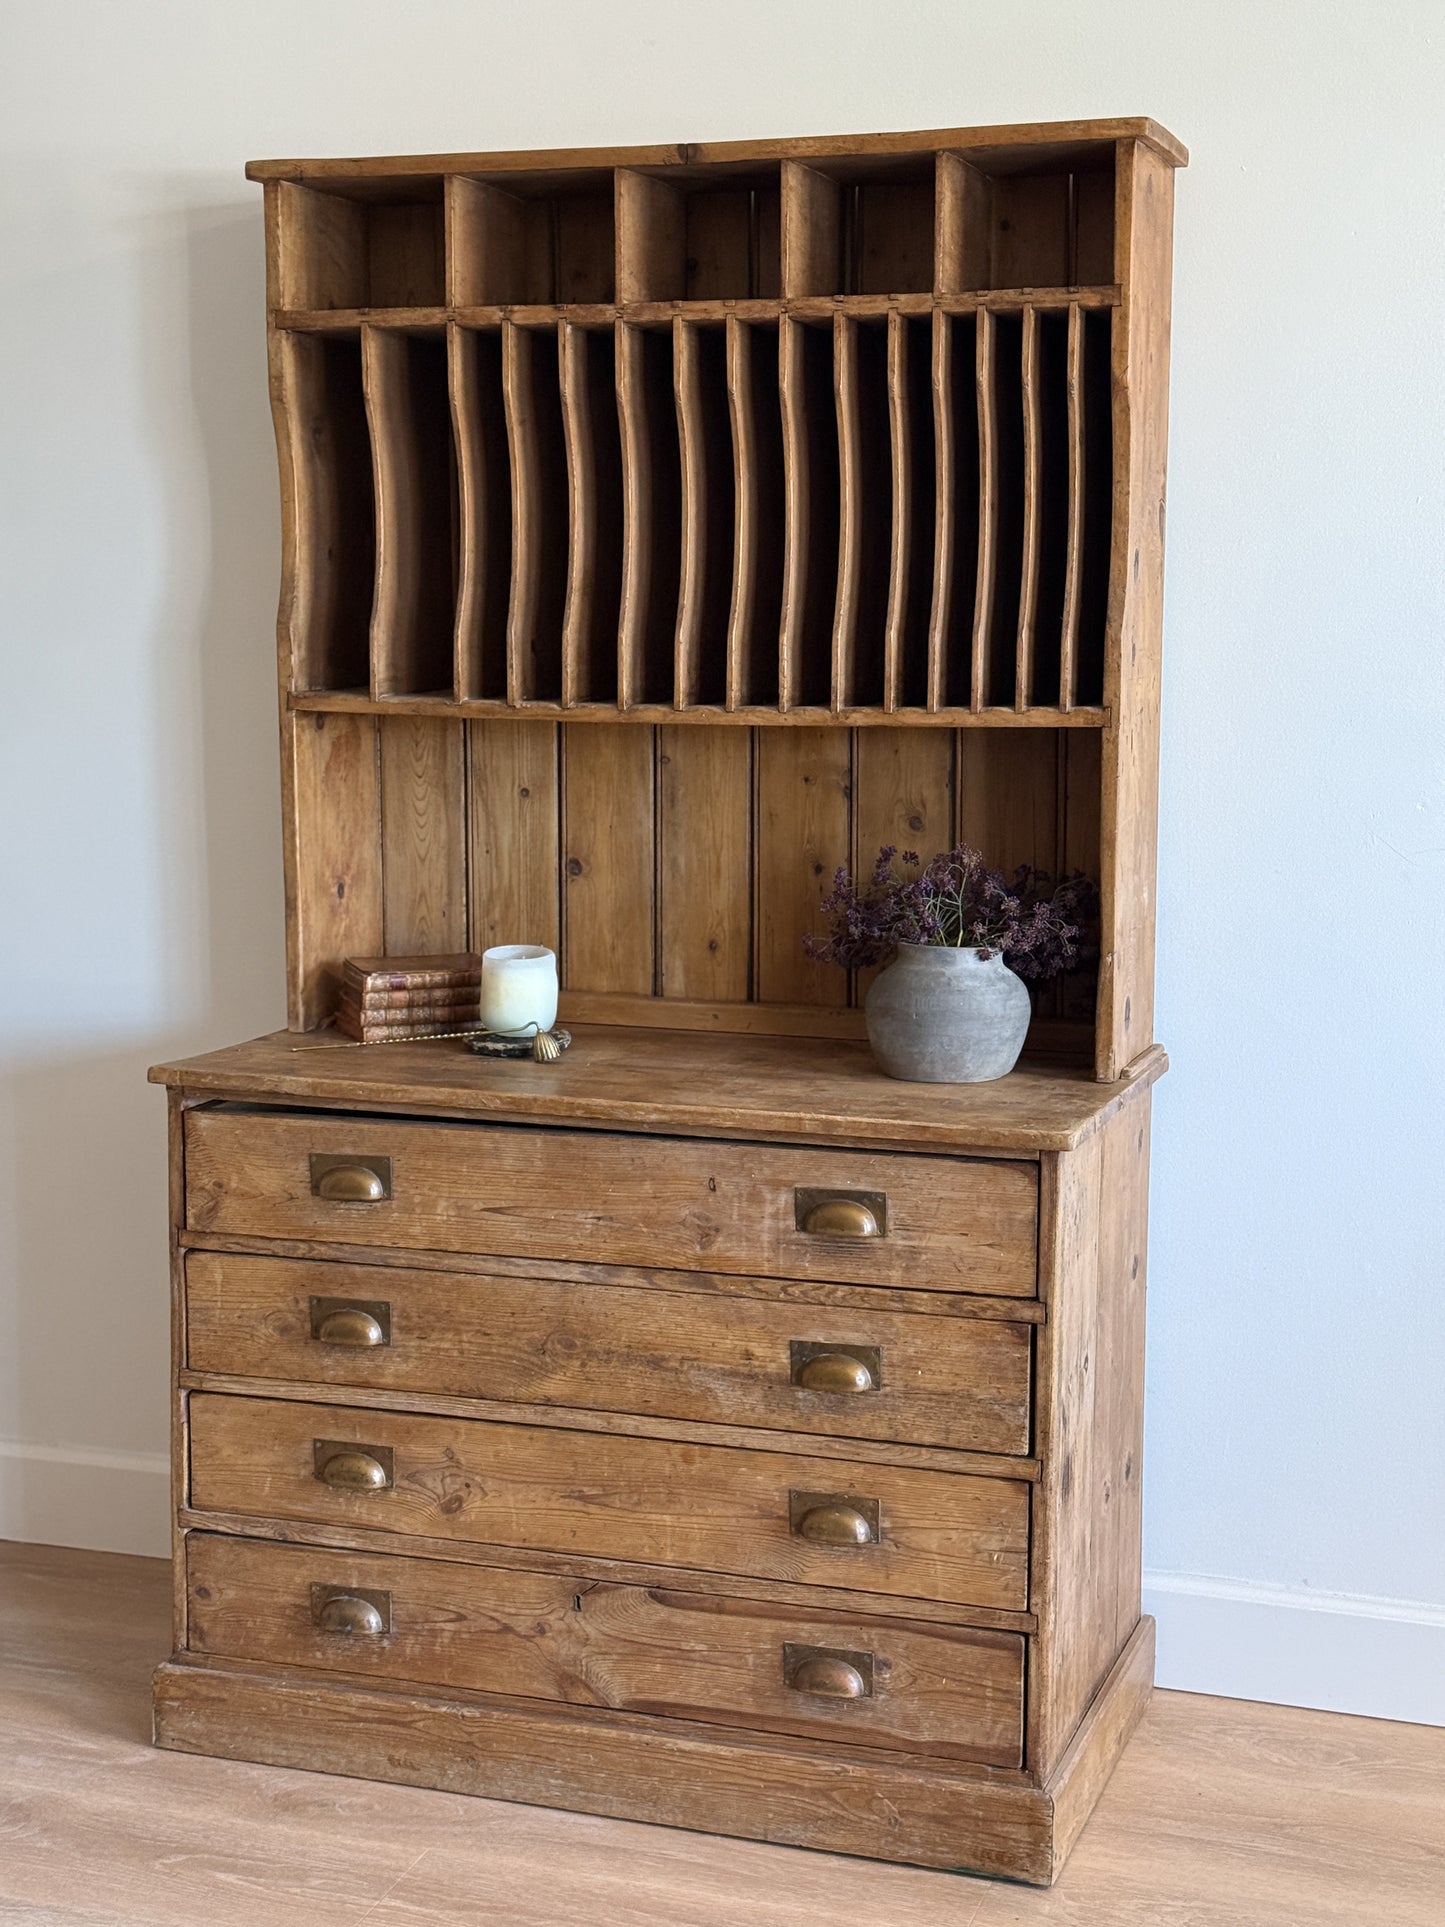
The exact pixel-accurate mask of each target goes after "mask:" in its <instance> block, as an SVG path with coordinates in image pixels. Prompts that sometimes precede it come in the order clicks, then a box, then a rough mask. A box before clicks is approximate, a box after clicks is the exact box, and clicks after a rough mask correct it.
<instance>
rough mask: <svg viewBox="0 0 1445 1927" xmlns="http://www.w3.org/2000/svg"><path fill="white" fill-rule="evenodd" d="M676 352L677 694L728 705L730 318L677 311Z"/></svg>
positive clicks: (732, 500)
mask: <svg viewBox="0 0 1445 1927" xmlns="http://www.w3.org/2000/svg"><path fill="white" fill-rule="evenodd" d="M672 359H673V380H674V387H675V391H676V398H677V423H678V436H679V446H680V453H681V484H682V565H681V579H680V584H679V594H678V608H677V642H676V660H675V665H674V698H673V699H674V701H675V703H676V705H677V707H678V708H679V709H684V708H687V709H691V708H697V707H699V706H702V707H707V708H722V707H723V705H724V704H725V703H726V701H727V693H728V638H729V629H730V618H731V611H732V590H733V563H734V555H735V551H736V532H737V485H736V480H735V475H734V465H733V440H732V424H731V413H730V404H729V399H728V338H727V327H726V324H725V323H724V322H693V321H686V320H684V319H682V318H681V317H679V318H678V319H677V320H675V321H674V323H673V351H672Z"/></svg>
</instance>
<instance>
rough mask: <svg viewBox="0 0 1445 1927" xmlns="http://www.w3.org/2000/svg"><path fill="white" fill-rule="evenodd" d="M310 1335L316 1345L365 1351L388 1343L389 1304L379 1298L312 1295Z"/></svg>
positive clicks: (389, 1329) (389, 1336)
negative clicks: (315, 1296) (317, 1296)
mask: <svg viewBox="0 0 1445 1927" xmlns="http://www.w3.org/2000/svg"><path fill="white" fill-rule="evenodd" d="M311 1336H312V1337H313V1338H314V1339H315V1340H316V1342H317V1344H319V1345H350V1346H352V1347H354V1348H355V1349H356V1350H359V1351H366V1350H369V1349H371V1348H372V1347H374V1346H377V1345H389V1344H390V1343H391V1306H390V1305H388V1304H386V1303H384V1302H383V1301H382V1300H379V1299H369V1298H366V1299H363V1298H313V1299H312V1300H311Z"/></svg>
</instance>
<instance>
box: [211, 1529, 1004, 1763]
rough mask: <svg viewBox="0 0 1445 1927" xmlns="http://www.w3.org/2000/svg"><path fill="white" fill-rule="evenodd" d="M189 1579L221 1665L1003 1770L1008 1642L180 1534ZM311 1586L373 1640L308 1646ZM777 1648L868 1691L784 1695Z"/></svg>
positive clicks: (529, 1575)
mask: <svg viewBox="0 0 1445 1927" xmlns="http://www.w3.org/2000/svg"><path fill="white" fill-rule="evenodd" d="M187 1566H188V1572H189V1584H190V1598H191V1622H192V1627H193V1631H192V1638H191V1647H192V1650H193V1651H195V1652H199V1653H206V1654H210V1655H213V1656H216V1657H220V1658H230V1659H246V1660H259V1661H267V1662H270V1663H272V1664H279V1665H284V1666H304V1667H307V1668H309V1669H310V1670H312V1671H313V1672H319V1673H321V1674H327V1673H347V1674H352V1675H357V1676H361V1677H367V1676H370V1677H373V1678H380V1679H386V1680H397V1681H413V1682H416V1683H418V1684H422V1685H425V1686H427V1687H431V1688H436V1687H445V1688H462V1689H464V1690H469V1691H474V1692H492V1693H506V1694H509V1695H512V1696H515V1697H520V1698H526V1699H538V1700H552V1701H561V1702H563V1703H565V1704H569V1705H576V1706H601V1707H611V1708H614V1709H616V1710H618V1711H626V1712H633V1713H650V1714H656V1715H663V1716H672V1717H678V1716H680V1717H682V1718H685V1719H690V1720H693V1721H698V1722H702V1723H704V1724H709V1725H711V1724H718V1725H723V1726H746V1727H748V1728H750V1729H753V1730H754V1731H759V1732H770V1733H791V1734H797V1735H799V1736H801V1737H803V1738H815V1739H831V1740H836V1741H841V1742H842V1743H843V1744H844V1745H873V1746H880V1745H881V1746H895V1747H900V1748H902V1749H904V1750H917V1751H921V1752H925V1753H928V1754H929V1755H931V1756H933V1757H938V1758H951V1759H962V1760H973V1761H978V1762H981V1763H983V1764H985V1765H992V1766H1002V1767H1016V1766H1017V1765H1018V1764H1019V1759H1020V1753H1021V1748H1022V1743H1023V1733H1022V1710H1023V1641H1022V1640H1021V1639H1019V1638H1017V1637H1016V1636H1015V1635H1013V1634H1010V1633H995V1632H976V1631H972V1630H969V1629H966V1628H960V1629H959V1630H957V1631H944V1630H943V1629H942V1628H938V1627H928V1628H924V1627H922V1626H916V1625H909V1624H907V1623H906V1622H903V1623H900V1622H898V1621H896V1620H895V1621H889V1620H873V1619H868V1618H865V1617H861V1616H860V1617H854V1618H851V1619H843V1618H839V1617H836V1616H831V1617H830V1616H827V1615H822V1614H811V1615H805V1614H803V1613H800V1612H798V1611H797V1610H796V1609H793V1610H790V1609H788V1608H787V1607H779V1606H775V1605H774V1606H769V1605H764V1604H762V1603H760V1602H757V1601H751V1600H740V1599H728V1598H709V1597H708V1596H707V1595H706V1594H703V1593H680V1592H662V1591H659V1590H656V1589H652V1590H643V1589H641V1588H639V1587H626V1586H609V1585H604V1584H598V1583H597V1582H595V1581H593V1580H588V1579H580V1580H579V1579H576V1578H568V1577H567V1576H566V1575H565V1574H562V1573H555V1574H554V1573H534V1572H519V1571H515V1570H507V1569H505V1568H500V1569H499V1568H489V1567H485V1566H462V1565H448V1564H444V1563H441V1562H438V1561H434V1560H427V1559H396V1558H386V1557H381V1556H377V1555H375V1554H369V1553H363V1552H353V1553H345V1554H342V1553H336V1552H325V1551H316V1550H312V1549H311V1548H307V1547H289V1546H287V1547H282V1546H275V1545H268V1544H266V1543H265V1542H264V1541H258V1540H244V1539H225V1538H221V1537H219V1536H216V1535H214V1534H210V1533H192V1534H190V1535H189V1539H188V1556H187ZM313 1586H325V1587H339V1588H353V1587H354V1588H360V1589H362V1590H363V1591H370V1592H386V1593H389V1594H390V1595H391V1600H390V1615H389V1618H390V1629H389V1632H388V1633H387V1634H385V1635H384V1636H382V1637H380V1638H367V1637H366V1636H364V1635H363V1636H360V1637H355V1636H353V1637H349V1638H348V1637H346V1636H344V1635H342V1636H339V1635H337V1634H335V1633H327V1632H323V1631H321V1630H319V1629H318V1628H317V1626H316V1624H315V1622H314V1619H313V1614H312V1587H313ZM785 1644H793V1645H803V1646H821V1647H826V1648H830V1649H834V1650H837V1649H842V1650H844V1651H853V1652H859V1651H864V1652H867V1653H869V1654H870V1655H871V1656H872V1659H873V1683H874V1691H873V1693H872V1694H871V1695H870V1696H869V1697H866V1698H863V1699H858V1700H851V1701H849V1700H844V1701H830V1700H828V1699H824V1698H820V1697H819V1696H817V1695H815V1694H806V1693H801V1692H798V1691H795V1690H793V1689H791V1688H790V1687H789V1685H788V1683H787V1680H786V1678H785V1675H784V1662H783V1648H784V1645H785Z"/></svg>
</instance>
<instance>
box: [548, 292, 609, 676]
mask: <svg viewBox="0 0 1445 1927" xmlns="http://www.w3.org/2000/svg"><path fill="white" fill-rule="evenodd" d="M558 352H559V359H560V375H561V383H562V422H563V437H564V441H565V445H566V454H567V599H566V603H565V606H564V609H563V618H562V700H563V702H564V703H566V704H568V705H569V706H571V705H575V704H579V703H604V704H608V705H613V704H615V703H616V701H617V664H618V631H619V625H620V620H621V610H622V554H623V478H622V430H621V422H620V419H619V415H618V405H617V337H616V334H615V331H614V329H613V327H612V325H611V324H610V323H609V324H606V325H603V326H598V327H589V328H584V327H579V326H576V325H574V324H573V323H571V322H565V321H564V322H563V323H561V324H560V327H559V330H558ZM559 533H560V532H559Z"/></svg>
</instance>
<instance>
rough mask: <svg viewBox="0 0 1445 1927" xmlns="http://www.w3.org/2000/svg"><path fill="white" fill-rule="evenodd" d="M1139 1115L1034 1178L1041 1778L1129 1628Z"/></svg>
mask: <svg viewBox="0 0 1445 1927" xmlns="http://www.w3.org/2000/svg"><path fill="white" fill-rule="evenodd" d="M1149 1108H1150V1099H1149V1095H1148V1093H1147V1092H1145V1093H1141V1094H1140V1095H1139V1096H1137V1097H1136V1098H1135V1100H1134V1101H1133V1102H1132V1103H1131V1104H1128V1105H1126V1106H1125V1107H1124V1108H1123V1109H1122V1110H1121V1111H1120V1112H1119V1113H1118V1114H1116V1116H1114V1117H1113V1118H1111V1119H1110V1120H1109V1122H1108V1123H1107V1124H1106V1125H1105V1126H1104V1128H1103V1130H1101V1131H1099V1132H1096V1133H1095V1135H1094V1136H1093V1137H1091V1138H1089V1139H1087V1140H1086V1141H1085V1143H1084V1144H1083V1145H1082V1146H1081V1147H1080V1148H1079V1150H1078V1151H1075V1152H1071V1153H1068V1154H1066V1155H1065V1156H1063V1157H1061V1158H1059V1159H1057V1160H1054V1159H1052V1158H1051V1159H1049V1160H1048V1161H1047V1163H1046V1166H1045V1171H1044V1191H1045V1210H1044V1221H1043V1227H1042V1229H1043V1238H1042V1243H1043V1253H1042V1283H1043V1290H1044V1293H1045V1295H1046V1298H1047V1301H1048V1306H1049V1321H1048V1324H1047V1325H1046V1326H1044V1327H1042V1328H1041V1330H1040V1333H1039V1371H1038V1408H1037V1409H1038V1434H1037V1437H1036V1441H1035V1445H1036V1449H1037V1451H1038V1452H1039V1454H1040V1456H1041V1458H1042V1459H1043V1462H1044V1476H1043V1480H1042V1482H1041V1483H1040V1485H1039V1486H1038V1487H1037V1488H1036V1490H1035V1496H1034V1507H1035V1511H1034V1534H1033V1547H1034V1554H1033V1572H1032V1578H1031V1598H1032V1600H1033V1602H1034V1605H1035V1608H1036V1610H1037V1611H1038V1614H1039V1632H1038V1635H1037V1639H1036V1641H1035V1649H1034V1663H1033V1668H1032V1672H1031V1676H1030V1677H1031V1688H1030V1702H1031V1704H1030V1716H1029V1717H1030V1733H1029V1750H1028V1763H1029V1765H1030V1766H1031V1767H1032V1768H1033V1769H1034V1770H1035V1771H1036V1772H1038V1773H1041V1774H1044V1775H1046V1776H1047V1775H1048V1774H1049V1773H1050V1772H1051V1771H1052V1770H1053V1768H1054V1766H1055V1765H1056V1764H1057V1762H1058V1761H1059V1759H1060V1757H1061V1756H1062V1754H1063V1752H1064V1749H1065V1747H1066V1746H1067V1745H1068V1742H1069V1740H1070V1738H1071V1737H1072V1735H1073V1733H1074V1731H1075V1729H1076V1728H1077V1726H1078V1724H1079V1722H1080V1720H1081V1719H1082V1718H1083V1716H1084V1714H1085V1713H1086V1712H1087V1711H1088V1708H1089V1705H1090V1703H1091V1701H1092V1700H1093V1698H1094V1695H1095V1693H1096V1692H1097V1691H1098V1689H1099V1687H1100V1686H1101V1684H1102V1683H1103V1681H1104V1678H1105V1676H1106V1675H1107V1674H1108V1672H1109V1670H1110V1668H1111V1667H1112V1666H1113V1665H1114V1662H1115V1660H1116V1659H1117V1658H1118V1656H1119V1654H1120V1652H1121V1650H1122V1649H1123V1647H1124V1645H1125V1644H1126V1642H1127V1641H1128V1640H1129V1638H1130V1636H1131V1635H1132V1634H1133V1633H1134V1631H1135V1628H1136V1627H1137V1625H1138V1623H1139V1587H1140V1543H1141V1542H1140V1524H1141V1511H1140V1489H1141V1488H1140V1473H1141V1454H1142V1450H1143V1430H1142V1426H1143V1405H1144V1293H1145V1268H1146V1257H1147V1252H1146V1235H1147V1221H1148V1189H1149ZM1050 1199H1052V1200H1053V1201H1054V1208H1053V1210H1052V1212H1051V1211H1050V1208H1049V1200H1050Z"/></svg>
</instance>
